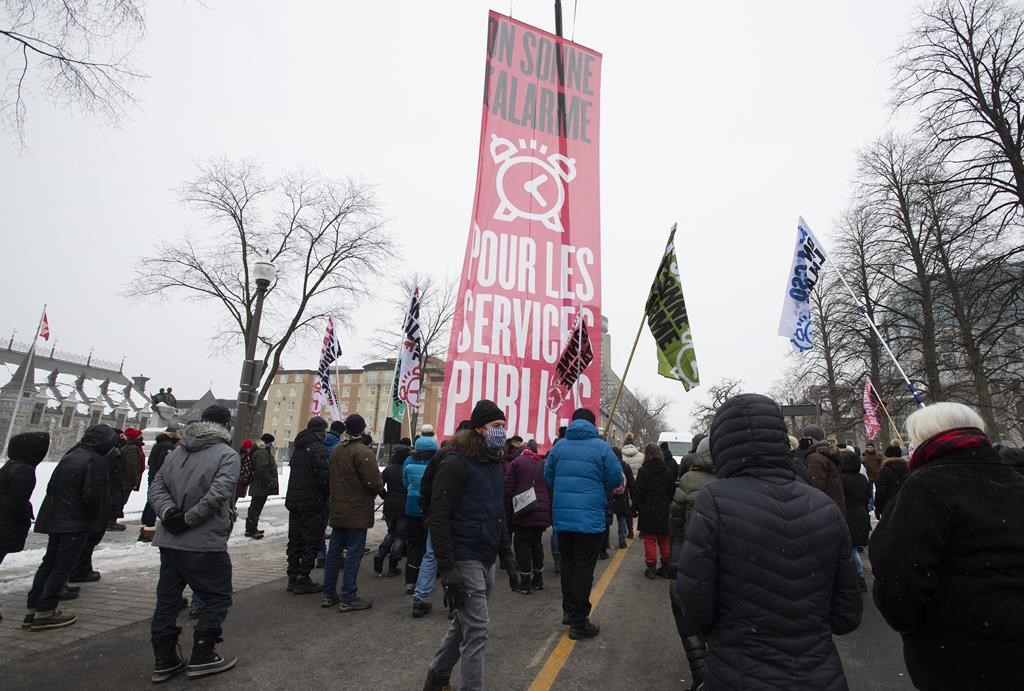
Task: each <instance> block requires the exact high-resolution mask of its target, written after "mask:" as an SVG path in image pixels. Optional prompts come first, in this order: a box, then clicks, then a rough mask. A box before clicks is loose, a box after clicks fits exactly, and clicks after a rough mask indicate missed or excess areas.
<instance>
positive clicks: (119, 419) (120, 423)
mask: <svg viewBox="0 0 1024 691" xmlns="http://www.w3.org/2000/svg"><path fill="white" fill-rule="evenodd" d="M124 423H125V416H124V415H118V416H117V422H116V423H115V424H114V426H115V427H117V429H124Z"/></svg>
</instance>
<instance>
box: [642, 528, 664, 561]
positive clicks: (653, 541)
mask: <svg viewBox="0 0 1024 691" xmlns="http://www.w3.org/2000/svg"><path fill="white" fill-rule="evenodd" d="M643 538H644V562H646V563H647V564H657V563H658V552H659V551H660V552H661V563H662V564H664V565H665V566H668V555H669V548H668V535H667V534H664V533H662V534H660V535H656V534H654V533H644V534H643Z"/></svg>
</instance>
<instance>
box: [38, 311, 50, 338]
mask: <svg viewBox="0 0 1024 691" xmlns="http://www.w3.org/2000/svg"><path fill="white" fill-rule="evenodd" d="M38 337H39V338H41V339H43V340H44V341H49V340H50V320H48V319H47V318H46V312H43V318H42V320H41V321H40V322H39V336H38Z"/></svg>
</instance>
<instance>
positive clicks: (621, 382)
mask: <svg viewBox="0 0 1024 691" xmlns="http://www.w3.org/2000/svg"><path fill="white" fill-rule="evenodd" d="M646 321H647V304H646V303H644V313H643V316H641V317H640V327H639V328H638V329H637V330H636V337H635V338H634V339H633V347H632V348H630V349H629V359H628V360H626V369H624V370H623V371H622V378H621V379H619V388H618V390H617V391H616V392H615V400H613V401H612V407H611V410H609V411H608V420H607V422H605V423H604V438H605V439H607V438H608V432H609V430H611V427H612V420H614V419H615V409H616V408H618V407H619V397H620V396H621V395H622V389H623V387H624V386H625V385H626V375H628V374H629V366H630V365H632V364H633V354H634V353H636V344H637V343H639V342H640V334H641V333H643V331H644V322H646Z"/></svg>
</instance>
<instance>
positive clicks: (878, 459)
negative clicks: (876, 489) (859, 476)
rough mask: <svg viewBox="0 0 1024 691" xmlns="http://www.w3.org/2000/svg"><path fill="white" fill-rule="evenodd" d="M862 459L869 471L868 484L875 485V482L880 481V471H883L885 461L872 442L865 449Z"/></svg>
mask: <svg viewBox="0 0 1024 691" xmlns="http://www.w3.org/2000/svg"><path fill="white" fill-rule="evenodd" d="M861 458H862V459H863V462H864V467H865V468H866V469H867V471H868V482H870V483H871V484H872V485H874V484H875V481H876V480H878V471H879V470H881V469H882V461H884V460H885V459H884V458H882V454H880V453H878V452H877V451H876V450H875V445H874V444H872V443H871V442H868V443H867V445H866V446H865V447H864V453H862V454H861Z"/></svg>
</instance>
